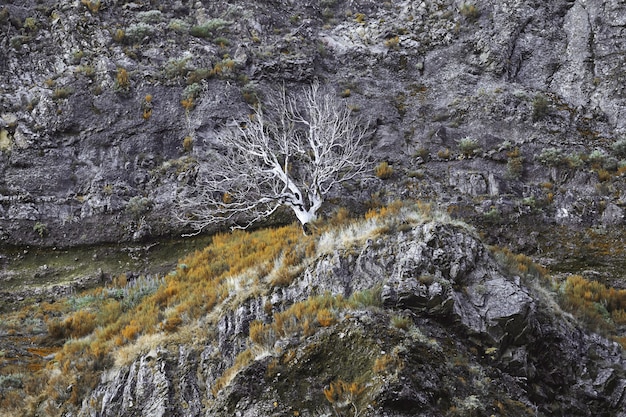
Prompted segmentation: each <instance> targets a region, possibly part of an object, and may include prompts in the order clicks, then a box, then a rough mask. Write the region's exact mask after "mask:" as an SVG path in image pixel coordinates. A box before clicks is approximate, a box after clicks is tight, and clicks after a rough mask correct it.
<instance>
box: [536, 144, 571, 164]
mask: <svg viewBox="0 0 626 417" xmlns="http://www.w3.org/2000/svg"><path fill="white" fill-rule="evenodd" d="M536 160H537V161H539V163H540V164H543V165H546V166H549V167H558V166H560V165H562V164H563V163H564V162H565V154H564V153H563V150H562V149H560V148H545V149H542V150H541V153H540V154H539V156H537V157H536Z"/></svg>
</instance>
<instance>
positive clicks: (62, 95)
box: [52, 87, 72, 100]
mask: <svg viewBox="0 0 626 417" xmlns="http://www.w3.org/2000/svg"><path fill="white" fill-rule="evenodd" d="M70 95H72V89H71V88H67V87H59V88H55V89H54V92H53V93H52V99H53V100H62V99H66V98H68V97H69V96H70Z"/></svg>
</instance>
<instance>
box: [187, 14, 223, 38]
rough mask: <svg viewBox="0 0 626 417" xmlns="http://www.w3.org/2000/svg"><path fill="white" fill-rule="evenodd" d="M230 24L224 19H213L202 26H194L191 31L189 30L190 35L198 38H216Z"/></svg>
mask: <svg viewBox="0 0 626 417" xmlns="http://www.w3.org/2000/svg"><path fill="white" fill-rule="evenodd" d="M230 24H231V22H228V21H226V20H224V19H219V18H218V19H211V20H208V21H207V22H205V23H203V24H201V25H197V26H192V27H191V29H189V34H190V35H191V36H195V37H197V38H208V37H211V36H214V35H215V34H216V33H217V32H219V31H221V30H222V29H224V28H225V27H227V26H228V25H230Z"/></svg>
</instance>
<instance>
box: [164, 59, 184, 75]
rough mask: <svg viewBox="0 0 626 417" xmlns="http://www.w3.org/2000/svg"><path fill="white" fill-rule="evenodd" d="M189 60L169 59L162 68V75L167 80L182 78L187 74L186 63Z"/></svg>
mask: <svg viewBox="0 0 626 417" xmlns="http://www.w3.org/2000/svg"><path fill="white" fill-rule="evenodd" d="M188 62H189V58H181V59H170V60H169V61H167V63H166V64H165V67H164V68H163V75H164V76H165V78H167V79H170V80H171V79H174V78H176V77H184V76H185V75H187V73H188V72H189V69H188V68H187V63H188Z"/></svg>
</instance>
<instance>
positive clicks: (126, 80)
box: [115, 67, 130, 91]
mask: <svg viewBox="0 0 626 417" xmlns="http://www.w3.org/2000/svg"><path fill="white" fill-rule="evenodd" d="M115 88H117V89H118V90H122V91H128V90H129V89H130V75H128V71H127V70H126V68H122V67H117V71H116V74H115Z"/></svg>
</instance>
